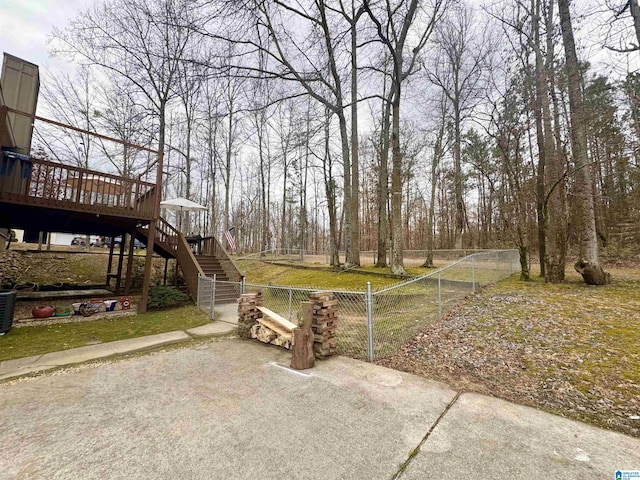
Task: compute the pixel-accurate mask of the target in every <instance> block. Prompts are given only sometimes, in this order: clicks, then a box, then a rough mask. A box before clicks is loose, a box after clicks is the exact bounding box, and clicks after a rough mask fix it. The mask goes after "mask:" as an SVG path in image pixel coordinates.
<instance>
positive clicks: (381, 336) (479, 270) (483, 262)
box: [198, 250, 519, 362]
mask: <svg viewBox="0 0 640 480" xmlns="http://www.w3.org/2000/svg"><path fill="white" fill-rule="evenodd" d="M518 269H519V262H518V252H517V251H516V250H497V251H487V252H478V253H474V254H472V255H468V256H466V257H464V258H462V259H460V260H458V261H456V262H454V263H452V264H451V265H448V266H447V267H444V268H441V269H439V270H436V271H434V272H431V273H429V274H426V275H423V276H420V277H416V278H412V279H410V280H406V281H403V282H400V283H398V284H396V285H393V286H390V287H386V288H383V289H379V290H377V291H372V289H371V284H369V283H368V284H367V286H366V290H364V291H348V290H333V289H326V288H314V287H305V288H297V287H289V286H282V285H254V284H247V283H243V282H220V281H216V279H215V278H208V277H199V279H198V280H199V281H198V306H199V307H200V308H202V309H205V310H207V311H209V312H210V316H211V318H213V310H214V306H215V305H216V298H219V295H221V293H220V292H222V290H223V289H224V290H225V291H229V289H230V288H231V287H230V286H232V288H233V292H235V293H237V296H238V297H239V295H240V293H245V292H257V291H260V292H262V300H263V304H264V306H265V307H267V308H269V309H270V310H273V311H274V312H276V313H278V314H279V315H281V316H283V317H285V318H287V319H288V320H289V321H291V322H293V323H298V321H299V319H300V318H301V312H300V302H302V301H305V300H307V299H308V297H309V294H310V293H312V292H317V291H322V290H331V291H333V292H334V293H335V295H336V298H337V300H338V315H339V324H338V325H339V326H338V330H337V334H336V335H337V338H338V353H339V354H340V355H346V356H349V357H352V358H358V359H364V360H368V361H371V362H372V361H374V360H375V359H376V358H381V357H385V356H389V355H393V354H394V353H395V352H397V351H398V349H399V348H400V347H402V346H403V345H404V344H406V343H407V342H409V341H410V340H411V339H412V338H413V337H414V336H415V335H416V334H417V333H418V332H420V331H421V330H423V329H424V328H425V327H426V326H427V325H429V324H430V323H432V322H434V321H436V320H438V319H439V318H442V316H443V315H445V314H446V313H447V312H449V311H450V310H451V309H452V308H453V307H454V306H455V305H457V304H458V303H459V302H460V301H461V300H462V299H463V298H464V297H465V296H467V295H469V294H472V293H474V292H476V291H477V289H478V288H481V287H483V286H485V285H488V284H489V283H492V282H496V281H498V280H501V279H504V278H507V277H509V276H510V275H512V274H513V273H515V272H517V271H518ZM217 295H218V296H217Z"/></svg>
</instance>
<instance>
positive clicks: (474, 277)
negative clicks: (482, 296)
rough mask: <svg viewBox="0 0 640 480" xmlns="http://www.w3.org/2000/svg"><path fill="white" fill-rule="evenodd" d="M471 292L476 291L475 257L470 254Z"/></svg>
mask: <svg viewBox="0 0 640 480" xmlns="http://www.w3.org/2000/svg"><path fill="white" fill-rule="evenodd" d="M471 293H476V257H475V255H471Z"/></svg>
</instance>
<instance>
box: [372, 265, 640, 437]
mask: <svg viewBox="0 0 640 480" xmlns="http://www.w3.org/2000/svg"><path fill="white" fill-rule="evenodd" d="M638 274H639V270H638V269H637V268H636V269H624V268H616V269H615V275H614V281H613V283H612V284H611V285H609V286H606V287H590V286H586V285H584V284H582V283H580V281H579V279H578V278H576V277H573V276H571V278H570V279H569V281H568V282H567V283H564V284H560V285H547V284H544V283H542V282H541V281H539V280H538V281H534V282H528V283H527V282H519V281H516V280H515V279H510V280H509V281H506V282H500V283H499V284H498V285H496V286H493V287H490V288H487V289H485V290H484V291H482V292H481V293H479V294H477V295H475V296H473V297H470V298H467V299H466V301H465V302H464V303H463V304H462V305H460V306H459V307H458V308H457V309H456V310H455V311H454V312H452V313H450V314H449V315H447V316H446V317H445V318H443V319H442V320H441V321H439V322H437V323H435V324H433V325H430V326H429V327H427V328H426V329H425V330H423V331H422V332H420V333H419V334H418V335H417V336H416V337H415V338H414V339H413V340H412V341H411V342H410V343H409V344H408V345H406V346H405V347H404V348H403V349H402V351H401V352H399V353H398V354H396V355H394V356H392V357H388V358H386V359H383V360H381V361H379V363H380V364H382V365H386V366H389V367H392V368H397V369H399V370H404V371H408V372H412V373H417V374H420V375H425V376H427V377H430V378H436V379H440V380H443V381H445V382H447V383H449V384H450V385H452V386H453V387H454V388H457V389H460V390H468V391H477V392H481V393H485V394H489V395H494V396H498V397H502V398H505V399H507V400H512V401H515V402H517V403H522V404H526V405H531V406H534V407H538V408H542V409H544V410H547V411H550V412H553V413H557V414H560V415H563V416H567V417H571V418H575V419H578V420H582V421H587V422H590V423H593V424H596V425H599V426H602V427H605V428H609V429H612V430H617V431H621V432H624V433H627V434H630V435H634V436H640V351H639V350H638V345H639V344H640V298H639V297H638V296H637V292H638V289H639V288H640V277H639V276H638Z"/></svg>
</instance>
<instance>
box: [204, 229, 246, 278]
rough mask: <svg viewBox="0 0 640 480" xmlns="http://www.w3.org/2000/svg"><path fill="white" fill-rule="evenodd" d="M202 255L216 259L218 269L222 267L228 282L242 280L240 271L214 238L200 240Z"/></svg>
mask: <svg viewBox="0 0 640 480" xmlns="http://www.w3.org/2000/svg"><path fill="white" fill-rule="evenodd" d="M202 253H203V254H204V255H214V256H215V257H217V259H218V261H219V262H220V267H222V270H223V271H224V273H225V274H226V275H227V278H228V279H229V281H230V282H239V281H241V280H242V277H243V275H242V273H240V269H239V268H238V266H237V265H236V263H235V262H234V261H233V259H232V258H231V257H230V256H229V254H228V253H227V251H226V250H225V249H224V247H223V246H222V245H221V244H220V242H219V241H218V239H217V238H216V237H204V238H203V239H202Z"/></svg>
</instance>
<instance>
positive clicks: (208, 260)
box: [136, 217, 242, 303]
mask: <svg viewBox="0 0 640 480" xmlns="http://www.w3.org/2000/svg"><path fill="white" fill-rule="evenodd" d="M148 235H149V231H148V227H146V226H145V227H141V228H138V230H137V232H136V237H137V238H138V240H140V241H141V242H143V243H146V242H147V241H148ZM153 250H154V252H155V253H157V254H158V255H160V256H162V257H163V258H176V259H177V261H178V266H179V267H180V270H182V274H183V276H184V279H185V282H186V284H187V293H188V295H189V296H190V297H191V299H192V300H194V301H195V300H197V296H198V276H199V275H201V276H204V277H209V278H213V276H214V275H215V276H216V280H217V283H216V300H215V301H216V303H235V302H236V301H237V300H238V298H239V296H240V288H239V285H238V283H239V282H240V281H241V280H242V274H241V273H240V271H239V270H238V268H237V266H236V265H235V263H234V262H233V260H232V259H231V258H230V257H229V254H228V253H227V252H226V251H225V250H224V248H223V247H222V245H221V244H220V242H218V240H217V239H216V238H214V237H205V238H203V239H202V242H201V246H200V250H201V253H199V254H198V255H194V253H193V252H192V250H191V246H190V245H189V244H188V243H187V240H186V238H185V236H184V235H183V234H182V233H181V232H178V230H176V229H175V228H173V226H171V225H170V224H169V223H168V222H167V221H166V220H165V219H164V218H162V217H160V218H159V219H158V222H157V225H156V235H155V241H154V245H153ZM218 282H222V283H218ZM226 282H229V283H226Z"/></svg>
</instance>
